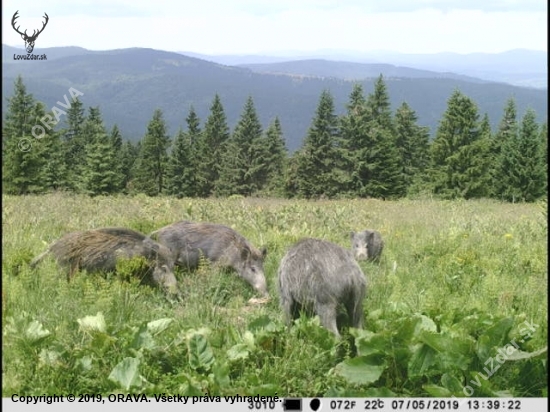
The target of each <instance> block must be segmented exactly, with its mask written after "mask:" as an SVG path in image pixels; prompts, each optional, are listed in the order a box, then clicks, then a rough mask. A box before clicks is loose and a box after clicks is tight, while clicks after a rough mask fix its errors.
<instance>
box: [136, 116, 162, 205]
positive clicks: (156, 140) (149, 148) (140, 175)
mask: <svg viewBox="0 0 550 412" xmlns="http://www.w3.org/2000/svg"><path fill="white" fill-rule="evenodd" d="M169 147H170V136H168V134H167V130H166V123H165V121H164V118H163V115H162V111H161V110H160V109H156V110H155V112H154V113H153V118H152V119H151V121H150V122H149V124H148V125H147V133H146V134H145V136H144V137H143V140H142V142H141V151H140V154H139V157H138V160H137V162H136V163H135V170H134V177H135V181H134V187H135V189H136V190H137V191H138V192H141V193H145V194H146V195H148V196H157V195H159V194H161V193H162V192H163V191H164V190H165V186H166V182H165V177H166V167H167V164H168V153H167V150H168V148H169Z"/></svg>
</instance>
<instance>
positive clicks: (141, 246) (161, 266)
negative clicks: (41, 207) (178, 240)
mask: <svg viewBox="0 0 550 412" xmlns="http://www.w3.org/2000/svg"><path fill="white" fill-rule="evenodd" d="M48 253H51V254H52V255H53V256H54V257H55V258H56V260H57V262H58V264H60V265H61V266H64V267H66V268H67V269H68V273H67V280H70V279H71V278H72V277H73V275H74V273H75V272H77V271H79V270H86V271H88V272H99V271H105V272H108V271H114V270H115V269H116V263H117V260H118V259H120V258H127V259H129V258H133V257H137V256H142V257H144V258H145V259H146V260H147V262H148V268H147V269H148V270H147V273H146V276H145V278H144V279H142V281H143V282H144V283H149V284H152V285H156V286H161V287H163V288H164V289H166V290H167V291H168V292H169V293H177V281H176V278H175V276H174V273H173V271H172V270H173V267H174V260H173V257H172V253H171V252H170V250H169V249H168V248H167V247H165V246H163V245H161V244H159V243H157V242H155V241H153V240H152V239H151V238H149V237H146V236H145V235H143V234H142V233H139V232H136V231H134V230H131V229H125V228H117V227H108V228H100V229H92V230H88V231H83V232H71V233H67V234H66V235H64V236H63V237H61V238H60V239H58V240H56V241H55V242H53V243H52V244H51V245H50V246H49V247H48V249H47V250H46V251H45V252H43V253H42V254H40V255H39V256H37V257H36V258H35V259H34V260H33V261H32V262H31V263H30V266H31V267H32V268H34V267H35V266H36V265H37V264H38V263H39V262H40V261H41V260H42V259H43V258H44V257H45V256H46V255H47V254H48Z"/></svg>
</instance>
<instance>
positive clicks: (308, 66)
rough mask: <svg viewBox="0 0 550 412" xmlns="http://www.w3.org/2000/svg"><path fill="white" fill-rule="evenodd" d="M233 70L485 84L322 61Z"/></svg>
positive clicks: (389, 67)
mask: <svg viewBox="0 0 550 412" xmlns="http://www.w3.org/2000/svg"><path fill="white" fill-rule="evenodd" d="M237 67H244V68H247V69H250V70H252V71H255V72H258V73H272V74H290V75H305V76H311V77H321V78H325V77H334V78H340V79H344V80H364V79H368V78H375V77H378V76H379V75H380V74H383V75H384V77H387V78H393V77H407V78H411V79H418V78H432V79H455V80H464V81H469V82H472V83H489V82H488V81H486V80H482V79H478V78H475V77H470V76H464V75H460V74H455V73H440V72H433V71H429V70H420V69H414V68H410V67H401V66H395V65H392V64H382V63H353V62H341V61H330V60H323V59H312V60H296V61H287V62H279V63H263V64H262V63H256V64H239V65H237Z"/></svg>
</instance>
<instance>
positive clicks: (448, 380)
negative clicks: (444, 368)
mask: <svg viewBox="0 0 550 412" xmlns="http://www.w3.org/2000/svg"><path fill="white" fill-rule="evenodd" d="M441 385H443V387H444V388H445V389H447V390H448V391H449V392H450V393H451V394H452V395H454V396H463V395H464V393H463V389H464V385H463V384H462V383H461V382H460V381H459V380H458V379H457V378H456V377H455V376H453V375H451V374H449V373H444V374H443V375H442V376H441Z"/></svg>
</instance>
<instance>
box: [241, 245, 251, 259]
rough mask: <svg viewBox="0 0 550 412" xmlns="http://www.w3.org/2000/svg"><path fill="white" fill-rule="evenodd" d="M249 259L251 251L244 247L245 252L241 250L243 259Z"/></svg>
mask: <svg viewBox="0 0 550 412" xmlns="http://www.w3.org/2000/svg"><path fill="white" fill-rule="evenodd" d="M249 257H250V249H249V248H248V247H243V250H241V259H242V260H248V258H249Z"/></svg>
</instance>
